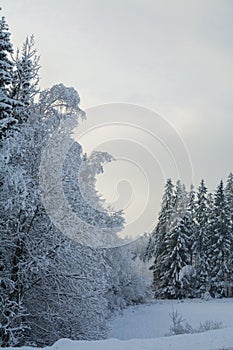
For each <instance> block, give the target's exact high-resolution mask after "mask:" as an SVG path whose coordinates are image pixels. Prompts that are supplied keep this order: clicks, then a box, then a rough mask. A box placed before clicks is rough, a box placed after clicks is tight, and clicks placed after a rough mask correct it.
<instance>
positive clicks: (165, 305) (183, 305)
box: [8, 299, 233, 350]
mask: <svg viewBox="0 0 233 350" xmlns="http://www.w3.org/2000/svg"><path fill="white" fill-rule="evenodd" d="M172 310H177V311H178V312H179V313H180V314H182V316H183V317H184V318H185V319H186V320H187V321H188V322H189V323H190V324H191V325H192V326H193V327H197V326H198V325H199V323H200V322H204V321H207V320H213V321H222V324H223V327H224V328H222V329H217V330H212V331H208V332H205V333H198V334H185V335H175V336H164V335H165V334H166V333H168V331H169V327H170V324H171V321H170V317H169V313H171V312H172ZM110 325H111V331H110V332H109V337H110V339H107V340H103V341H92V342H88V341H71V340H68V339H61V340H59V341H58V342H56V343H55V344H54V345H53V346H51V347H46V348H44V349H46V350H48V349H50V350H228V349H230V350H233V299H226V300H224V299H223V300H210V301H201V300H186V301H184V302H178V301H157V302H153V303H150V304H146V305H139V306H135V307H130V308H128V309H126V310H124V311H123V312H122V315H120V316H118V317H116V318H114V319H113V320H112V321H111V323H110ZM112 338H115V339H112ZM8 349H11V350H17V349H20V348H8ZM22 349H25V350H32V349H35V348H29V347H25V348H21V350H22Z"/></svg>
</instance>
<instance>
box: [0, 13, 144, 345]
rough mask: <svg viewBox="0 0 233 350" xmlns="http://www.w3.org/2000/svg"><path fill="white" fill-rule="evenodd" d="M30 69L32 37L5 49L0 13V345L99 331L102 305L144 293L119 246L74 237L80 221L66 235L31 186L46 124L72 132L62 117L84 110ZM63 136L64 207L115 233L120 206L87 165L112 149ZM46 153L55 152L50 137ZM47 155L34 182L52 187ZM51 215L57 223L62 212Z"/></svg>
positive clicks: (110, 307) (109, 308)
mask: <svg viewBox="0 0 233 350" xmlns="http://www.w3.org/2000/svg"><path fill="white" fill-rule="evenodd" d="M39 68H40V67H39V58H38V56H37V54H36V50H35V48H34V39H33V37H31V38H27V39H26V41H25V43H24V45H23V48H22V51H21V52H19V51H18V52H17V53H16V55H15V56H13V47H12V44H11V41H10V33H9V30H8V26H7V24H6V21H5V18H4V17H3V18H1V19H0V137H1V157H0V162H1V164H0V168H1V174H0V185H1V201H0V217H1V223H0V224H1V226H0V227H1V236H0V239H1V242H0V346H1V347H7V346H22V345H33V346H38V345H39V346H45V345H47V344H52V343H54V342H55V341H56V340H57V339H59V338H71V339H99V338H103V337H104V336H105V334H106V319H107V318H108V317H109V316H110V315H111V313H112V312H114V310H118V309H120V308H123V307H125V306H126V305H128V304H131V303H135V302H139V301H141V300H142V298H143V296H144V294H143V293H144V292H143V290H144V289H143V287H142V284H141V282H140V280H139V279H138V278H137V276H136V275H135V273H134V271H133V268H132V265H131V263H132V259H131V252H130V251H129V249H128V248H127V247H121V248H114V249H97V248H93V247H92V248H91V247H87V246H84V245H81V244H79V237H80V233H82V234H83V235H84V236H85V234H90V232H83V231H84V230H85V229H86V228H85V227H86V226H85V225H81V224H80V225H76V226H74V227H73V231H74V238H75V235H76V237H77V239H71V238H68V237H67V236H66V235H64V234H63V232H62V231H61V230H59V229H58V228H57V227H56V226H55V225H54V224H53V222H51V220H50V217H49V216H48V214H47V212H46V210H45V207H44V202H43V201H42V197H41V194H42V190H41V187H40V185H39V183H40V181H39V173H40V164H41V159H42V155H43V152H44V150H45V149H46V145H47V144H48V141H49V140H50V136H51V135H52V134H53V133H54V132H55V131H57V132H58V133H60V135H66V137H68V138H69V137H71V136H70V135H71V132H72V130H70V129H69V128H68V129H65V130H64V129H63V128H62V125H63V124H64V123H63V122H64V121H69V120H71V121H72V123H73V124H72V123H71V124H72V128H73V126H74V121H75V123H76V124H77V123H78V121H79V120H80V119H81V118H83V117H84V112H83V111H82V110H81V109H80V107H79V103H80V98H79V95H78V93H77V92H76V91H75V89H73V88H67V87H65V86H64V85H63V84H58V85H55V86H53V87H52V88H50V89H46V90H44V91H40V89H39V86H38V83H39V76H38V72H39ZM68 124H69V123H68ZM72 143H73V146H72V148H71V149H70V151H69V152H68V154H67V156H66V159H65V161H64V164H63V169H62V175H61V179H59V180H60V181H59V183H60V185H61V186H62V188H63V192H64V195H65V196H66V199H67V201H68V202H69V203H70V206H71V207H72V210H73V211H74V212H76V213H78V214H79V217H80V218H81V219H82V220H83V221H84V222H87V223H88V224H89V227H90V230H91V234H92V235H93V237H94V238H95V229H97V228H98V227H99V226H100V225H102V227H111V228H115V227H117V228H116V229H115V231H114V230H113V229H112V231H114V232H113V234H116V233H117V231H119V230H120V229H121V228H122V227H123V223H124V220H123V218H122V216H121V213H115V214H114V215H110V214H109V213H108V212H107V211H106V210H104V209H103V206H102V200H101V199H100V198H99V195H98V193H97V192H96V189H95V182H96V174H98V173H100V172H101V171H102V165H103V163H104V162H106V161H110V158H111V157H109V155H107V154H106V153H101V152H96V153H94V154H93V155H91V156H90V157H89V158H88V157H87V156H86V155H84V154H83V152H82V148H81V146H80V145H79V144H78V143H77V142H73V141H72V142H71V144H72ZM54 152H55V153H56V152H57V153H58V152H59V148H58V149H56V145H55V146H54ZM46 156H47V158H48V159H49V161H50V167H49V168H48V169H47V172H46V171H45V172H44V173H43V176H44V177H45V178H43V181H44V183H45V185H46V186H47V188H46V186H44V188H43V190H44V191H45V192H46V191H48V193H49V192H50V193H51V191H53V193H54V196H56V191H57V188H58V187H56V186H59V184H58V183H57V181H56V180H57V178H56V173H55V170H56V166H57V164H56V162H55V161H54V159H55V158H54V157H53V154H49V153H48V154H46ZM82 162H85V164H86V166H85V167H84V168H83V170H82V171H83V178H82V183H80V181H79V180H80V178H79V177H78V176H77V171H78V170H79V168H80V164H81V163H82ZM48 175H49V176H48ZM47 176H48V177H47ZM81 185H82V186H83V188H82V190H81ZM84 194H87V195H88V198H89V201H88V202H87V201H86V200H85V196H83V195H84ZM43 195H44V196H45V195H46V193H43ZM54 198H55V200H54V202H52V207H51V208H50V209H52V210H54V208H55V209H56V210H57V211H58V210H59V208H57V206H56V205H57V202H58V201H59V198H56V197H54ZM94 204H95V205H94ZM58 213H59V211H58ZM59 219H60V220H61V221H63V222H64V223H65V222H67V221H65V220H68V219H69V218H67V217H64V218H59ZM80 222H81V220H80ZM116 223H117V225H116ZM69 224H70V223H69ZM81 236H82V235H81Z"/></svg>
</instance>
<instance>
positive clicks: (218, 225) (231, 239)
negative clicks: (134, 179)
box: [146, 173, 233, 298]
mask: <svg viewBox="0 0 233 350" xmlns="http://www.w3.org/2000/svg"><path fill="white" fill-rule="evenodd" d="M146 258H147V259H148V260H150V259H152V261H153V265H152V266H151V267H150V269H151V270H152V271H153V291H154V296H155V297H156V298H185V297H189V298H194V297H203V296H204V295H205V294H206V293H209V294H210V295H211V296H212V297H230V296H232V294H233V174H232V173H230V174H229V176H228V179H227V183H226V186H225V187H224V185H223V182H222V181H221V182H220V184H219V186H218V187H217V189H216V191H215V193H214V194H211V193H208V191H207V188H206V185H205V182H204V181H203V180H202V181H201V183H200V186H199V187H198V190H197V192H195V190H194V187H193V186H191V189H190V191H189V192H187V191H186V190H185V187H184V185H182V183H181V182H180V181H178V182H177V184H176V186H174V185H173V184H172V181H171V179H168V180H167V182H166V186H165V191H164V195H163V199H162V205H161V210H160V213H159V217H158V224H157V225H156V227H155V229H154V230H153V232H152V234H151V237H150V240H149V243H148V246H147V250H146ZM206 295H207V294H206Z"/></svg>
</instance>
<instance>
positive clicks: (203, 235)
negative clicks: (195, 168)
mask: <svg viewBox="0 0 233 350" xmlns="http://www.w3.org/2000/svg"><path fill="white" fill-rule="evenodd" d="M208 213H209V211H208V200H207V188H206V186H205V182H204V180H201V183H200V186H199V187H198V192H197V208H196V222H197V227H196V237H195V240H194V244H193V249H192V251H193V256H194V266H195V269H196V274H197V285H196V291H197V296H201V295H203V294H204V293H205V292H206V291H207V289H208V269H209V268H208V259H207V258H208V255H207V250H208V243H209V236H208V232H209V231H208Z"/></svg>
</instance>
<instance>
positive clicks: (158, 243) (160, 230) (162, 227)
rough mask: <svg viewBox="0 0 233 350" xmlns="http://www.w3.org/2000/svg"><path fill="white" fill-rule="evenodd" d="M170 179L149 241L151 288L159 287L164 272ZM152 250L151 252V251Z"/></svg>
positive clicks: (171, 201) (170, 206) (170, 207)
mask: <svg viewBox="0 0 233 350" xmlns="http://www.w3.org/2000/svg"><path fill="white" fill-rule="evenodd" d="M173 187H174V186H173V184H172V181H171V179H168V180H167V182H166V185H165V191H164V195H163V198H162V204H161V210H160V213H159V218H158V224H157V226H156V227H155V229H154V231H153V232H152V235H151V236H152V239H151V240H150V241H149V247H148V248H147V249H148V250H149V251H150V255H152V258H153V259H154V262H153V265H152V266H151V267H150V269H151V270H152V271H153V276H154V277H153V290H154V291H156V290H159V289H160V283H161V279H162V276H163V274H164V267H163V265H162V262H161V261H162V257H163V255H164V252H165V250H166V243H165V237H166V234H167V232H168V231H169V229H170V225H171V219H172V214H173V206H174V193H173ZM152 244H153V245H152ZM152 252H153V253H152Z"/></svg>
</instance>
